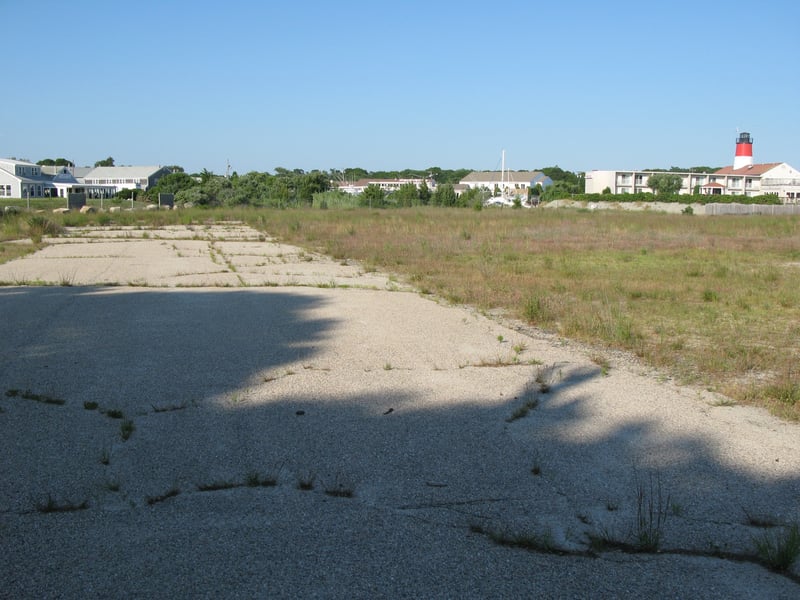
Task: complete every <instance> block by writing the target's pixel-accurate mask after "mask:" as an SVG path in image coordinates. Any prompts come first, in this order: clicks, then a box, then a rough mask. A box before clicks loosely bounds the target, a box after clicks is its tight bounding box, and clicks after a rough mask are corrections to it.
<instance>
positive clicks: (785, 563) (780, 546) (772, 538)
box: [753, 524, 800, 572]
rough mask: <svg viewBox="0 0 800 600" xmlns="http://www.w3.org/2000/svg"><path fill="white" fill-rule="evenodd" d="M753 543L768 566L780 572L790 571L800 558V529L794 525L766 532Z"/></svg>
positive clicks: (760, 557)
mask: <svg viewBox="0 0 800 600" xmlns="http://www.w3.org/2000/svg"><path fill="white" fill-rule="evenodd" d="M753 543H754V544H755V546H756V552H757V553H758V557H759V559H760V560H761V561H762V562H763V563H764V564H765V565H766V566H768V567H769V568H770V569H772V570H774V571H778V572H785V571H788V570H789V569H790V568H791V566H792V565H793V564H794V562H795V561H796V560H797V557H798V556H800V527H798V526H797V524H794V525H792V526H791V527H786V528H783V529H782V530H780V531H775V530H771V531H765V532H764V533H763V534H762V535H761V536H760V537H757V538H755V539H754V540H753Z"/></svg>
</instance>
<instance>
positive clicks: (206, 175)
mask: <svg viewBox="0 0 800 600" xmlns="http://www.w3.org/2000/svg"><path fill="white" fill-rule="evenodd" d="M212 177H214V172H213V171H209V170H208V169H206V168H205V167H203V170H202V171H200V183H201V184H205V183H208V182H209V180H210V179H211V178H212Z"/></svg>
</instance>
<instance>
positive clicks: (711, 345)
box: [255, 208, 800, 419]
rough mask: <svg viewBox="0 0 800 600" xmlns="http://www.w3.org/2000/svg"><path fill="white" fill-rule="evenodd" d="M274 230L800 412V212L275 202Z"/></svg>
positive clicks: (683, 376)
mask: <svg viewBox="0 0 800 600" xmlns="http://www.w3.org/2000/svg"><path fill="white" fill-rule="evenodd" d="M259 221H260V222H259V223H255V224H256V225H257V226H259V227H260V228H262V229H264V230H266V231H268V232H269V233H270V234H272V235H277V236H278V237H279V238H281V239H283V240H285V241H287V242H291V243H295V244H299V245H301V246H305V247H308V248H313V249H315V250H319V251H323V252H325V253H328V254H330V255H331V256H333V257H335V258H339V259H344V258H352V259H356V260H359V261H361V262H362V263H363V264H365V265H366V266H367V267H368V268H377V269H385V270H389V271H392V272H395V273H397V274H399V275H400V276H402V277H404V278H405V279H406V280H407V281H409V282H410V283H413V284H414V285H415V286H416V287H417V288H418V289H420V290H421V291H422V292H423V293H431V294H436V295H438V296H441V297H443V298H446V299H447V300H449V301H451V302H454V303H463V304H469V305H473V306H476V307H478V308H480V309H483V310H487V311H488V310H498V309H502V310H503V311H504V312H506V313H507V314H508V315H509V316H510V317H513V318H517V319H521V320H524V321H527V322H528V323H530V324H532V325H535V326H537V327H541V328H543V329H546V330H550V331H554V332H558V333H560V334H561V335H564V336H567V337H570V338H574V339H578V340H581V341H585V342H589V343H591V344H596V345H604V346H607V347H609V348H618V349H624V350H629V351H633V352H635V353H636V354H637V355H638V356H640V357H641V358H642V359H644V360H645V361H646V362H648V363H650V364H652V365H655V366H658V367H661V368H665V369H666V370H668V371H669V372H670V373H672V374H673V375H675V376H676V377H678V378H679V379H680V380H681V381H683V382H687V383H696V384H703V385H705V386H707V387H709V388H711V389H714V390H717V391H720V392H722V393H724V394H727V395H729V396H731V397H732V398H734V399H735V400H738V401H740V402H749V403H754V404H757V405H761V406H766V407H768V408H770V409H771V410H772V411H773V412H775V413H777V414H779V415H781V416H783V417H785V418H790V419H800V378H799V377H798V372H797V371H798V369H797V364H798V358H800V342H799V341H798V340H799V339H800V335H799V334H800V219H798V218H796V217H779V218H778V217H764V216H749V217H714V218H711V217H691V216H686V215H666V214H655V213H647V212H638V213H637V212H628V211H626V212H624V213H623V212H611V211H602V212H583V211H576V210H563V209H562V210H550V209H538V210H533V211H528V210H524V211H515V210H484V211H480V212H476V211H471V210H458V209H454V210H448V209H437V208H417V209H403V210H392V211H370V210H366V209H365V210H347V211H319V210H317V211H311V210H309V211H296V210H295V211H273V212H269V213H266V214H263V213H262V215H261V217H260V218H259Z"/></svg>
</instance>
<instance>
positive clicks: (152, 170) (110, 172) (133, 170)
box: [83, 166, 164, 179]
mask: <svg viewBox="0 0 800 600" xmlns="http://www.w3.org/2000/svg"><path fill="white" fill-rule="evenodd" d="M163 168H164V167H160V166H145V167H136V166H134V167H95V168H94V169H92V170H91V171H89V172H88V173H86V175H84V176H83V177H84V179H141V178H142V177H150V176H152V175H155V174H156V173H157V172H158V171H160V170H161V169H163Z"/></svg>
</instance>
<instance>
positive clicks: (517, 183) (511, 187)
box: [459, 171, 553, 198]
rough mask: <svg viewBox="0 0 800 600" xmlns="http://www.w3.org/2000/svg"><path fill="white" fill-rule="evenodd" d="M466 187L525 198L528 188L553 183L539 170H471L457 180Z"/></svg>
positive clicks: (543, 186)
mask: <svg viewBox="0 0 800 600" xmlns="http://www.w3.org/2000/svg"><path fill="white" fill-rule="evenodd" d="M459 184H460V185H463V186H465V188H466V189H473V188H477V189H485V190H489V191H490V192H492V193H493V194H495V195H499V196H504V197H515V196H516V197H519V198H527V197H528V190H529V189H533V188H535V187H536V186H537V185H540V186H541V187H542V189H544V188H546V187H548V186H550V185H553V180H552V179H550V178H549V177H548V176H547V175H545V174H544V173H542V172H541V171H473V172H472V173H470V174H469V175H467V176H466V177H464V179H462V180H461V181H460V182H459Z"/></svg>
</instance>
